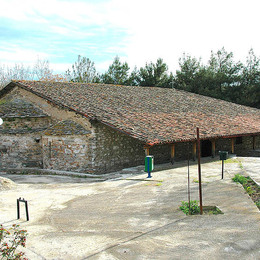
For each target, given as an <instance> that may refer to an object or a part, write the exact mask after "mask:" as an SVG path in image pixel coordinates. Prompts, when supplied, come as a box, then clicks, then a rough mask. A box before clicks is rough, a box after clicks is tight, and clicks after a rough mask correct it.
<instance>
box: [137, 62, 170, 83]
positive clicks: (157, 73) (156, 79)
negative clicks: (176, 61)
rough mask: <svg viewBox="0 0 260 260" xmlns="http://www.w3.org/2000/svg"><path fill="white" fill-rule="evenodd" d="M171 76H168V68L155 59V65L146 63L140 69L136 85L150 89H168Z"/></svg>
mask: <svg viewBox="0 0 260 260" xmlns="http://www.w3.org/2000/svg"><path fill="white" fill-rule="evenodd" d="M172 80H173V75H172V74H170V75H168V66H167V65H166V63H164V62H163V59H161V58H159V59H157V61H156V63H155V64H154V63H152V62H150V63H149V64H148V63H146V65H145V67H141V68H140V71H139V75H138V78H137V81H138V83H139V84H138V85H140V86H150V87H154V86H156V87H170V86H171V85H170V83H171V81H172Z"/></svg>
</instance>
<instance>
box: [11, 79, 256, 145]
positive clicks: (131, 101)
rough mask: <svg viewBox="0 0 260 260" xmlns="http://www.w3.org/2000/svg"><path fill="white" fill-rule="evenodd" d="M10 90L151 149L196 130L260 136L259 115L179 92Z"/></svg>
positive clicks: (34, 86)
mask: <svg viewBox="0 0 260 260" xmlns="http://www.w3.org/2000/svg"><path fill="white" fill-rule="evenodd" d="M10 84H13V85H18V86H20V87H22V88H24V89H27V90H29V91H31V92H33V93H35V94H36V95H39V96H41V97H43V98H45V99H48V100H49V101H51V102H54V103H56V104H59V105H62V106H65V107H67V108H70V109H72V110H74V111H76V112H78V113H81V114H82V115H85V116H87V117H89V118H91V119H96V120H98V121H100V122H102V123H104V124H107V125H109V126H111V127H113V128H116V129H118V130H120V131H123V132H124V133H126V134H128V135H130V136H132V137H134V138H136V139H139V140H141V141H143V142H144V143H147V144H148V143H149V144H151V145H153V144H159V143H171V142H179V141H188V140H193V139H195V138H196V135H195V134H196V127H200V133H201V138H216V137H221V136H222V137H229V136H238V135H249V134H260V110H258V109H254V108H250V107H246V106H241V105H237V104H234V103H230V102H226V101H222V100H218V99H214V98H210V97H206V96H202V95H196V94H193V93H189V92H185V91H180V90H176V89H167V88H156V87H132V86H118V85H117V86H115V85H104V84H79V83H61V82H39V81H13V82H11V83H10ZM10 84H9V85H10ZM9 87H10V86H9Z"/></svg>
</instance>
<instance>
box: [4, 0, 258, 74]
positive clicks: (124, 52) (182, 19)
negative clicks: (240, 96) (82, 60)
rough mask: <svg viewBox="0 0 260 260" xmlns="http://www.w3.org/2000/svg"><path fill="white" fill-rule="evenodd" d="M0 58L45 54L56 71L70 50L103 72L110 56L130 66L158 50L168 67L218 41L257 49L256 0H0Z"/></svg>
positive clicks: (230, 47)
mask: <svg viewBox="0 0 260 260" xmlns="http://www.w3.org/2000/svg"><path fill="white" fill-rule="evenodd" d="M0 7H1V8H0V64H6V65H9V66H12V65H13V64H14V63H23V64H25V65H29V66H31V65H32V64H33V63H34V62H35V61H36V60H37V58H40V59H47V60H49V62H50V65H51V68H52V69H53V70H54V71H56V72H62V71H65V70H67V69H68V68H70V67H71V65H72V64H73V63H74V62H75V61H76V59H77V56H78V55H79V54H80V55H82V56H85V57H88V58H90V59H91V60H92V61H94V62H95V65H96V68H97V70H98V71H101V72H102V71H104V70H106V69H107V68H108V66H109V65H110V64H111V63H112V61H113V59H114V57H115V56H116V55H118V56H119V57H120V58H121V60H122V61H127V62H128V63H129V65H130V67H131V68H132V69H133V68H134V66H135V65H136V66H137V67H140V66H144V65H145V63H146V62H150V61H152V62H155V61H156V59H157V58H159V57H161V58H163V59H164V61H165V62H166V63H167V64H168V65H169V69H170V70H171V71H175V70H176V69H177V68H178V59H179V58H180V57H181V56H182V54H183V53H184V52H185V53H188V54H191V55H192V56H195V57H197V58H199V57H202V60H204V61H207V59H208V58H209V56H210V51H211V50H213V51H217V50H218V49H221V48H222V47H223V46H224V47H225V48H226V50H227V51H232V52H233V53H234V56H235V58H236V59H237V60H238V59H240V60H242V61H244V60H243V59H245V58H246V56H247V53H248V51H249V49H250V48H253V49H254V51H255V53H256V55H258V56H259V55H260V34H259V24H260V16H259V10H260V1H259V0H218V1H215V0H210V1H209V0H196V1H195V0H85V1H84V0H81V1H79V0H73V1H72V0H71V1H70V0H23V1H21V0H0Z"/></svg>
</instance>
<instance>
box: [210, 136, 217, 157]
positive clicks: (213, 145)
mask: <svg viewBox="0 0 260 260" xmlns="http://www.w3.org/2000/svg"><path fill="white" fill-rule="evenodd" d="M211 144H212V145H211V147H212V152H211V156H212V158H214V157H215V156H216V140H215V139H213V140H211Z"/></svg>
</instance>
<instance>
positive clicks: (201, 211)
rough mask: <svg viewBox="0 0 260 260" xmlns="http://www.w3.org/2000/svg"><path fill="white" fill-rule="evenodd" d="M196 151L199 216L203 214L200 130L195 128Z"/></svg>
mask: <svg viewBox="0 0 260 260" xmlns="http://www.w3.org/2000/svg"><path fill="white" fill-rule="evenodd" d="M197 146H198V148H197V150H198V174H199V197H200V215H202V214H203V207H202V189H201V168H200V130H199V128H198V127H197Z"/></svg>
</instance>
